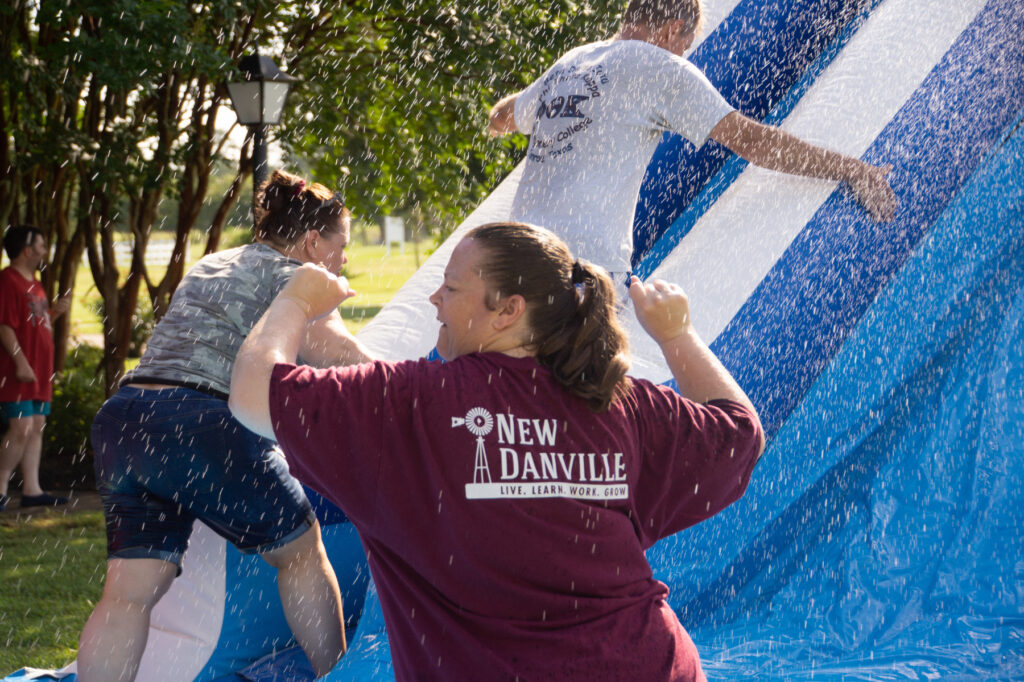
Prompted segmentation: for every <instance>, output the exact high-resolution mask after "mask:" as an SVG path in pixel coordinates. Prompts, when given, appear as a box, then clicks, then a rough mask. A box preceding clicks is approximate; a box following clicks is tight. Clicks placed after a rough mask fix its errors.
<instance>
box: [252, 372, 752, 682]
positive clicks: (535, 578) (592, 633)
mask: <svg viewBox="0 0 1024 682" xmlns="http://www.w3.org/2000/svg"><path fill="white" fill-rule="evenodd" d="M270 409H271V416H272V420H273V423H274V431H275V433H276V435H277V438H278V441H279V442H280V444H281V446H282V447H283V449H284V451H285V453H286V456H287V458H288V461H289V464H290V466H291V471H292V473H293V474H294V475H295V476H296V477H297V478H299V479H300V480H302V481H303V482H305V483H307V484H308V485H310V486H311V487H313V488H315V489H317V490H318V491H320V492H321V493H322V494H324V495H325V496H326V497H327V498H329V499H330V500H332V501H333V502H334V503H335V504H337V505H338V506H339V507H340V508H341V509H342V510H343V511H344V512H345V513H346V514H347V515H348V517H349V518H350V519H351V520H352V522H353V523H354V524H355V525H356V528H357V529H358V530H359V533H360V536H361V538H362V541H363V544H364V546H365V548H366V552H367V556H368V558H369V562H370V568H371V571H372V573H373V577H374V581H375V582H376V585H377V590H378V592H379V594H380V599H381V605H382V608H383V611H384V618H385V622H386V624H387V629H388V637H389V641H390V643H391V652H392V657H393V660H394V667H395V674H396V678H397V679H398V680H399V681H402V680H445V681H452V680H474V681H475V680H509V681H511V680H520V681H522V682H528V681H533V680H559V681H562V682H566V681H568V682H572V681H579V682H599V681H601V680H616V681H618V680H644V681H650V682H653V681H658V680H702V679H704V674H703V672H702V671H701V667H700V660H699V657H698V655H697V650H696V648H695V647H694V645H693V642H692V641H691V640H690V638H689V636H688V635H687V633H686V631H685V630H684V629H683V627H682V625H680V623H679V620H678V619H677V618H676V615H675V613H674V612H673V611H672V610H671V608H670V607H669V606H668V605H667V604H666V602H665V597H666V595H667V594H668V588H667V587H666V586H665V585H664V584H663V583H661V582H659V581H657V580H654V578H653V577H652V574H651V568H650V566H649V565H648V563H647V560H646V558H645V557H644V550H645V549H647V548H648V547H650V546H651V545H652V544H654V543H655V542H656V541H657V540H659V539H660V538H663V537H665V536H667V535H671V534H672V533H676V532H678V531H680V530H682V529H683V528H686V527H688V526H691V525H693V524H695V523H698V522H700V521H701V520H703V519H706V518H708V517H710V516H712V515H713V514H715V513H717V512H718V511H720V510H721V509H723V508H724V507H726V506H728V505H729V504H731V503H732V502H734V501H735V500H737V499H738V498H739V497H740V496H741V495H742V494H743V491H744V490H745V489H746V486H747V483H748V482H749V480H750V474H751V471H752V469H753V467H754V464H755V462H756V456H757V447H758V441H759V435H760V433H759V428H758V426H757V422H756V420H755V419H754V418H753V416H752V415H751V414H750V412H749V411H748V410H747V409H746V408H744V407H743V406H742V405H740V404H738V403H735V402H731V401H727V400H720V401H712V402H710V403H708V404H706V405H701V404H697V403H693V402H691V401H689V400H686V399H684V398H682V397H680V396H679V395H678V394H677V393H675V392H674V391H672V390H670V389H668V388H665V387H662V386H657V385H654V384H651V383H650V382H647V381H643V380H639V379H633V380H632V387H631V389H630V391H629V393H628V395H627V396H626V397H625V399H623V400H621V401H619V402H618V403H616V404H615V405H613V406H612V407H611V408H610V409H609V410H608V411H606V412H603V413H600V414H594V413H593V412H591V411H590V410H589V409H588V408H587V406H586V404H585V403H584V401H583V400H581V399H579V398H576V397H575V396H572V395H570V394H568V393H567V392H566V391H565V390H564V389H563V388H561V387H560V386H558V385H557V384H556V383H555V381H554V379H553V378H552V376H551V373H550V372H549V371H548V370H546V369H545V368H543V367H542V366H541V365H539V364H538V363H537V362H536V361H535V360H534V359H532V358H512V357H509V356H506V355H502V354H498V353H478V354H470V355H466V356H462V357H460V358H458V359H456V360H454V361H453V362H449V363H444V364H442V363H438V362H428V361H425V360H420V361H408V362H400V363H387V362H375V363H368V364H363V365H357V366H353V367H345V368H332V369H325V370H316V369H312V368H309V367H296V366H293V365H286V364H282V365H278V366H277V367H275V369H274V373H273V379H272V381H271V389H270Z"/></svg>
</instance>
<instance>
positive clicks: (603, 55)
mask: <svg viewBox="0 0 1024 682" xmlns="http://www.w3.org/2000/svg"><path fill="white" fill-rule="evenodd" d="M702 26H703V16H702V8H701V2H700V0H630V2H629V5H628V6H627V8H626V11H625V14H624V15H623V19H622V24H621V26H620V29H619V32H618V33H617V34H616V35H615V36H613V37H612V38H611V39H609V40H603V41H599V42H595V43H589V44H587V45H582V46H580V47H577V48H575V49H573V50H571V51H569V52H568V53H567V54H565V55H564V56H563V57H562V58H561V59H559V60H558V61H557V62H556V63H555V64H554V65H553V66H552V67H551V68H550V69H548V70H547V72H546V73H544V75H542V76H541V77H540V78H539V79H537V80H536V81H535V82H534V83H533V84H531V85H530V86H528V87H527V88H526V89H524V90H522V91H520V92H517V93H515V94H511V95H508V96H507V97H504V98H503V99H501V101H499V102H498V103H497V104H496V105H494V107H493V108H492V109H491V113H490V130H491V134H492V135H495V136H497V135H503V134H506V133H511V132H513V131H516V130H518V131H520V132H522V133H525V134H528V135H529V136H530V145H529V150H528V153H527V158H526V163H525V168H524V170H523V176H522V178H521V180H520V182H519V187H518V189H517V191H516V195H515V198H514V200H513V205H512V213H511V218H512V219H513V220H522V221H525V222H530V223H535V224H538V225H544V226H549V227H551V228H552V229H554V230H556V232H557V233H558V235H559V236H560V237H561V238H562V239H564V240H565V241H566V243H567V244H568V246H569V248H570V250H571V251H572V252H573V253H575V254H576V255H577V256H579V257H581V258H585V259H587V260H589V261H591V262H593V263H596V264H597V265H600V266H602V267H604V268H605V269H607V270H608V271H609V272H611V273H613V278H614V280H615V281H616V283H618V284H620V285H621V284H624V283H625V282H626V273H628V272H629V271H630V269H631V268H630V258H631V256H632V253H633V214H634V212H635V209H636V203H637V197H638V195H639V192H640V184H641V182H642V181H643V177H644V173H645V171H646V169H647V165H648V163H649V162H650V159H651V156H652V155H653V154H654V150H655V149H656V147H657V146H658V143H659V142H660V141H661V137H662V134H663V133H664V132H665V131H670V132H673V133H678V134H680V135H682V136H683V137H685V138H686V139H687V140H689V141H690V142H692V143H693V144H694V145H695V146H696V147H700V146H701V145H703V144H704V141H705V140H706V139H708V138H711V139H713V140H715V141H717V142H719V143H721V144H723V145H724V146H725V147H727V148H728V149H730V150H732V151H733V152H735V153H736V154H738V155H739V156H741V157H742V158H744V159H746V160H747V161H749V162H750V163H753V164H754V165H756V166H760V167H763V168H768V169H771V170H776V171H782V172H786V173H792V174H796V175H803V176H808V177H813V178H821V179H828V180H839V181H842V182H845V183H847V184H848V185H849V188H850V190H851V191H852V193H853V195H854V197H855V198H856V199H857V201H858V202H859V203H860V204H861V206H863V207H864V210H866V211H867V212H868V213H869V214H870V215H871V217H872V218H873V219H875V220H877V221H888V220H891V219H892V218H893V216H894V215H895V210H896V197H895V195H894V193H893V191H892V188H891V187H890V186H889V182H888V180H887V178H886V175H887V174H888V173H889V171H890V170H891V168H892V166H881V167H880V166H873V165H871V164H868V163H865V162H863V161H860V160H858V159H854V158H852V157H849V156H845V155H843V154H839V153H837V152H833V151H829V150H827V149H822V148H821V147H817V146H815V145H812V144H809V143H807V142H804V141H803V140H801V139H799V138H797V137H795V136H793V135H791V134H789V133H786V132H784V131H782V130H780V129H779V128H775V127H772V126H768V125H763V124H761V123H758V122H757V121H754V120H752V119H750V118H748V117H746V116H744V115H743V114H741V113H739V112H738V111H736V110H735V109H733V107H732V106H731V105H729V103H728V102H726V101H725V99H724V98H723V97H722V96H721V95H720V94H719V93H718V91H717V90H716V89H715V87H714V86H713V85H712V84H711V83H710V82H709V81H708V79H707V78H706V77H705V76H704V74H703V73H701V71H700V70H699V69H698V68H697V67H696V66H694V65H693V64H691V63H690V62H689V61H687V60H686V59H684V58H683V57H682V55H683V53H684V52H685V51H686V50H688V49H689V48H690V46H691V45H692V44H693V41H694V39H695V37H696V36H697V35H698V33H699V32H700V30H701V29H702Z"/></svg>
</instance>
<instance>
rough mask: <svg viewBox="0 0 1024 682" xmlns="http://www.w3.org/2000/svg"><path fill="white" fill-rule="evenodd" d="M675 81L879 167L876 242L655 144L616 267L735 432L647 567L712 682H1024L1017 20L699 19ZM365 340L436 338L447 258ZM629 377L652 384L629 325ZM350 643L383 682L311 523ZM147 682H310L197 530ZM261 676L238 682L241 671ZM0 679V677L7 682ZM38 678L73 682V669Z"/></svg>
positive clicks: (335, 548)
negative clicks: (719, 509)
mask: <svg viewBox="0 0 1024 682" xmlns="http://www.w3.org/2000/svg"><path fill="white" fill-rule="evenodd" d="M705 5H706V11H707V14H708V19H709V21H708V26H707V29H706V31H705V35H704V39H703V41H702V42H700V43H699V44H698V45H697V46H696V47H695V48H694V49H693V51H692V52H691V54H690V55H689V58H690V59H691V60H692V61H693V62H694V63H695V64H697V65H698V66H699V67H700V68H702V69H703V70H704V72H705V73H706V74H707V76H708V77H709V78H710V80H711V81H712V82H713V83H714V84H715V85H716V86H717V87H718V88H719V89H720V91H721V92H722V94H723V95H724V96H725V97H726V98H727V99H728V100H729V101H730V102H731V103H732V104H733V105H734V106H736V107H737V108H738V109H739V110H740V111H741V112H743V113H745V114H747V115H749V116H751V117H754V118H757V119H759V120H763V121H766V122H769V123H773V124H776V125H780V126H781V127H783V128H784V129H786V130H788V131H790V132H793V133H795V134H797V135H799V136H801V137H803V138H804V139H807V140H809V141H812V142H814V143H817V144H820V145H823V146H827V147H830V148H832V149H836V150H838V151H841V152H844V153H846V154H849V155H852V156H856V157H859V158H862V159H864V160H866V161H869V162H871V163H876V164H884V163H888V164H892V165H893V170H892V173H891V175H890V178H891V181H892V184H893V187H894V189H895V191H896V193H897V196H898V198H899V202H900V206H899V209H898V213H897V216H896V219H895V220H894V221H892V222H889V223H873V222H871V220H870V219H869V218H868V217H867V216H866V215H865V214H864V212H863V211H861V210H860V209H859V208H858V207H857V206H856V205H855V203H854V202H853V201H852V199H851V198H850V196H849V195H848V194H847V192H846V191H844V189H843V188H842V187H839V186H837V185H836V184H835V183H831V182H825V181H817V180H808V179H803V178H795V177H789V176H784V175H780V174H777V173H772V172H769V171H764V170H761V169H758V168H755V167H751V166H748V165H747V164H745V163H744V162H742V161H741V160H739V159H737V158H735V157H734V156H732V155H730V154H729V153H727V152H726V151H725V150H724V149H723V148H721V147H718V146H717V145H715V144H714V143H709V144H707V145H705V146H704V147H702V148H701V149H699V150H698V149H694V148H693V147H692V146H690V145H689V144H688V143H686V142H684V141H682V140H680V139H678V138H673V137H671V136H666V138H665V140H664V142H663V144H662V145H661V147H660V148H659V150H658V152H657V153H656V155H655V157H654V159H653V161H652V163H651V166H650V168H649V170H648V174H647V178H646V180H645V183H644V189H643V191H642V194H641V201H640V204H639V206H638V208H637V217H636V226H635V247H636V251H635V257H634V268H635V271H636V273H637V274H639V275H641V276H642V277H644V278H648V277H657V278H662V279H666V280H670V281H675V282H678V283H679V284H681V285H682V286H683V287H684V288H685V289H686V291H687V292H688V294H689V295H690V300H691V308H692V316H693V320H694V323H695V325H696V326H697V328H698V330H699V332H700V333H701V335H702V336H703V338H704V339H705V340H707V341H709V342H710V343H711V346H712V349H713V350H714V351H715V352H716V354H718V356H719V357H720V358H721V359H722V360H723V362H724V363H725V364H726V366H727V367H728V368H729V369H730V371H731V372H732V373H733V374H734V376H736V377H737V379H738V380H739V382H740V383H741V384H742V385H743V387H744V388H745V389H746V391H747V393H748V394H749V395H750V396H751V398H752V400H753V401H754V403H755V404H756V405H757V406H758V409H759V411H760V413H761V416H762V419H763V421H764V424H765V428H766V431H767V434H768V435H769V437H770V444H769V447H768V449H767V451H766V453H765V455H764V457H763V459H762V461H761V463H760V464H759V466H758V468H757V470H756V471H755V473H754V477H753V480H752V482H751V484H750V488H749V490H748V491H747V493H746V495H745V496H744V497H743V498H742V499H741V500H740V501H739V502H737V503H736V504H734V505H733V506H732V507H730V508H728V509H727V510H725V511H724V512H723V513H721V514H719V515H718V516H716V517H714V518H713V519H711V520H709V521H707V522H705V523H703V524H700V525H698V526H696V527H694V528H692V529H689V530H687V531H684V532H683V533H680V534H678V535H676V536H673V537H671V538H668V539H666V540H664V541H662V542H661V543H659V544H658V545H656V546H655V547H654V548H653V549H651V550H650V552H649V559H650V562H651V564H652V566H653V567H654V569H655V576H656V577H657V578H659V579H660V580H662V581H664V582H665V583H666V584H667V585H668V586H669V587H670V589H671V594H670V597H669V601H670V603H671V605H672V606H673V608H674V609H676V611H677V612H678V614H679V616H680V619H681V620H682V622H683V624H684V625H685V626H686V628H687V629H688V630H689V632H690V634H691V635H692V637H693V639H694V641H695V642H696V643H697V647H698V649H699V651H700V654H701V658H702V660H703V664H704V668H705V671H706V672H707V675H708V677H709V679H712V680H716V679H717V680H731V679H737V678H742V679H764V680H776V679H778V680H801V679H815V680H935V679H985V680H1012V679H1024V559H1022V557H1024V285H1022V283H1024V126H1022V125H1021V123H1022V116H1024V3H1022V2H1020V0H959V1H958V2H949V1H948V0H941V1H940V0H770V1H768V2H765V1H764V0H705ZM518 177H519V171H518V170H517V171H514V172H513V173H511V174H510V175H509V176H508V178H506V179H505V181H504V182H503V183H502V184H501V185H500V186H499V187H498V188H497V189H496V190H495V191H494V193H493V194H492V195H491V196H490V197H489V198H488V199H487V200H486V201H484V202H483V203H482V204H481V205H480V206H479V208H478V209H477V210H476V211H475V212H474V213H473V214H472V215H471V216H470V217H469V218H468V219H467V220H466V221H465V223H464V224H463V225H462V226H460V228H459V230H457V231H456V233H455V234H454V235H453V236H452V238H451V239H449V240H448V241H447V242H446V243H445V244H444V245H442V246H441V247H440V248H439V249H438V251H437V252H436V253H435V254H434V255H433V256H432V257H431V258H430V259H429V260H428V261H427V263H426V264H425V265H424V266H423V268H422V269H421V270H420V271H419V272H417V274H416V275H415V276H414V277H413V278H412V279H411V280H410V281H409V282H408V283H407V284H406V285H405V287H404V288H403V289H402V290H401V292H400V293H399V294H398V295H397V296H396V298H395V299H394V300H393V301H392V302H391V303H390V304H389V305H387V306H386V307H385V308H384V310H382V311H381V313H380V314H379V315H378V316H377V317H376V318H375V319H374V320H373V322H372V323H371V324H370V325H369V326H367V327H366V328H365V329H364V330H363V331H362V332H361V334H360V337H361V339H362V340H363V341H364V342H365V343H366V344H368V345H369V346H370V347H371V348H372V349H373V350H375V351H376V352H378V353H380V354H381V355H382V356H384V357H385V358H388V359H404V358H413V357H421V356H424V355H427V354H429V353H430V351H431V350H432V347H433V344H434V341H435V338H436V323H435V321H434V310H433V308H432V307H431V306H430V305H429V303H428V302H427V295H428V294H429V293H430V292H431V291H432V290H433V288H435V287H436V286H437V283H438V282H439V281H440V276H441V272H442V271H443V269H444V266H445V263H446V261H447V257H448V255H449V254H450V252H451V250H452V248H453V246H454V243H455V242H456V241H457V240H458V238H459V237H460V235H461V234H462V233H464V232H465V231H466V230H468V229H470V228H471V227H474V226H476V225H479V224H482V223H485V222H488V221H491V220H497V219H502V218H505V217H507V215H508V210H509V205H510V202H511V198H512V196H513V195H514V193H515V188H516V183H517V181H518ZM630 333H631V340H632V344H633V352H634V363H633V368H634V369H633V373H634V374H636V375H639V376H644V377H647V378H650V379H653V380H656V381H664V382H667V381H668V380H669V379H670V375H669V372H668V370H667V369H666V367H665V366H664V364H663V363H662V362H661V360H660V357H659V354H658V352H657V348H656V347H655V346H654V345H653V344H652V343H650V342H648V341H646V340H645V337H644V335H643V333H642V331H641V330H640V329H639V327H638V326H637V325H636V324H635V323H634V324H632V326H631V327H630ZM320 510H321V516H322V521H323V522H324V524H325V541H326V543H327V545H328V548H329V552H330V554H331V557H332V561H333V563H334V566H335V569H336V570H337V572H338V576H339V581H340V582H341V584H342V588H343V590H345V591H346V595H345V596H346V605H345V607H346V612H347V613H348V614H350V616H351V618H352V622H351V626H352V627H351V629H350V632H349V642H350V650H349V653H348V654H347V655H346V657H345V658H344V659H343V660H342V661H341V663H339V664H338V666H337V667H336V669H335V670H334V671H333V672H332V673H331V674H330V675H329V676H328V677H327V678H326V679H328V680H332V681H347V680H360V681H365V680H378V681H385V680H391V679H393V674H392V672H391V667H390V655H389V650H388V646H387V637H386V634H385V632H384V627H383V620H382V617H381V614H380V607H379V603H378V602H377V600H376V598H375V595H374V591H373V587H372V583H371V582H370V581H369V576H368V571H367V568H366V563H365V559H364V558H363V556H362V551H361V549H360V548H359V544H358V540H357V537H356V535H355V533H354V532H353V531H352V529H351V527H349V525H348V524H347V523H346V522H345V520H344V516H343V515H341V514H339V513H338V512H337V511H336V510H333V509H330V507H329V505H327V504H323V505H321V506H320ZM184 569H185V570H184V573H183V575H182V576H181V578H180V579H179V580H178V581H176V583H175V585H174V587H173V588H172V591H171V593H169V594H168V595H167V597H166V598H165V599H164V600H163V601H162V602H161V603H160V605H159V606H158V607H157V613H156V614H155V615H154V621H153V628H152V632H151V636H150V640H149V646H148V649H147V651H146V655H145V658H144V660H143V665H142V670H141V672H140V676H139V679H141V680H240V679H241V680H309V679H312V673H311V671H310V669H309V666H308V663H307V662H306V661H305V658H304V656H303V655H302V654H301V652H300V651H298V650H297V649H295V648H294V646H293V643H292V642H291V639H290V635H289V632H288V629H287V625H286V624H285V623H284V618H283V615H282V613H281V607H280V604H279V603H278V602H277V601H276V589H275V587H274V582H273V575H272V573H271V571H270V569H269V568H268V567H266V566H264V565H263V564H262V563H261V562H260V561H259V560H258V559H253V558H251V557H244V556H242V555H240V554H238V553H237V552H235V551H234V549H233V548H231V547H227V546H225V545H224V543H223V542H222V541H221V540H220V539H219V538H218V537H217V536H215V535H213V534H212V533H211V532H210V531H209V530H207V529H205V528H204V527H198V528H197V530H196V532H195V534H194V537H193V540H192V545H191V547H190V548H189V552H188V554H187V556H186V561H185V566H184ZM254 661H255V663H253V662H254ZM33 674H34V673H32V672H31V671H27V670H24V671H19V672H18V673H15V674H14V675H12V676H11V677H9V678H7V679H10V680H20V679H26V678H28V677H30V676H31V675H33ZM49 675H50V676H54V675H56V676H58V677H64V678H65V679H70V680H73V679H75V674H74V665H73V664H72V665H71V666H69V667H68V668H67V669H65V670H64V671H60V672H57V673H53V672H52V671H50V673H49Z"/></svg>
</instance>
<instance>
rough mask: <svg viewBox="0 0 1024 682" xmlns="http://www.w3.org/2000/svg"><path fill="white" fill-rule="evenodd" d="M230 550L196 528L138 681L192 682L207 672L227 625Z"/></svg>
mask: <svg viewBox="0 0 1024 682" xmlns="http://www.w3.org/2000/svg"><path fill="white" fill-rule="evenodd" d="M225 547H226V543H225V540H224V539H223V538H221V537H220V536H219V535H217V534H216V533H214V532H213V531H212V530H210V529H209V528H208V527H207V526H206V525H204V524H203V523H201V522H196V524H195V527H194V529H193V531H192V535H191V536H189V541H188V551H187V552H186V553H185V559H184V561H183V562H182V572H181V575H180V576H178V578H177V579H176V580H175V581H174V582H173V583H172V584H171V589H170V590H168V592H167V594H166V595H164V597H163V599H161V600H160V601H159V602H157V605H156V606H155V607H154V608H153V615H152V618H151V620H150V628H149V641H148V642H147V643H146V651H145V653H143V655H142V661H141V662H140V664H139V674H138V676H137V679H139V680H166V682H179V681H180V682H188V681H189V680H194V679H195V678H196V676H197V675H198V674H199V673H200V672H202V670H203V668H204V667H205V666H206V663H207V661H209V659H210V656H211V655H213V653H214V650H215V649H216V646H217V642H218V641H219V639H220V632H221V627H222V625H223V622H224V604H225V597H226V585H225V583H226V579H225V563H226V562H225V557H226V550H225Z"/></svg>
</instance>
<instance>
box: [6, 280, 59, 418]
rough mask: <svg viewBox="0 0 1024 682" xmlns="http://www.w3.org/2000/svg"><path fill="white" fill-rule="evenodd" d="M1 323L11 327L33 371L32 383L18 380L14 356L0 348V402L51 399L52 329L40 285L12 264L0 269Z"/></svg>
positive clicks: (44, 296)
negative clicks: (12, 266)
mask: <svg viewBox="0 0 1024 682" xmlns="http://www.w3.org/2000/svg"><path fill="white" fill-rule="evenodd" d="M0 324H3V325H7V326H8V327H10V328H11V329H13V330H14V336H15V337H16V338H17V339H18V345H19V346H21V351H22V352H23V353H24V354H25V358H26V359H27V360H28V364H29V365H30V366H31V367H32V369H33V371H35V373H36V380H35V382H34V383H30V384H26V383H22V382H20V381H18V379H17V375H16V374H15V367H14V358H12V357H11V355H10V354H9V353H8V352H7V351H5V350H3V349H2V348H0V402H3V403H18V402H21V401H23V400H43V401H46V402H49V401H50V398H51V395H52V392H53V390H52V379H53V331H52V329H51V327H50V304H49V302H48V301H47V300H46V291H45V290H44V289H43V285H42V284H40V283H39V282H38V281H37V280H35V279H25V278H24V277H23V276H22V275H21V273H19V272H18V271H17V270H15V269H14V268H11V267H7V268H4V269H3V270H2V271H0Z"/></svg>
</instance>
